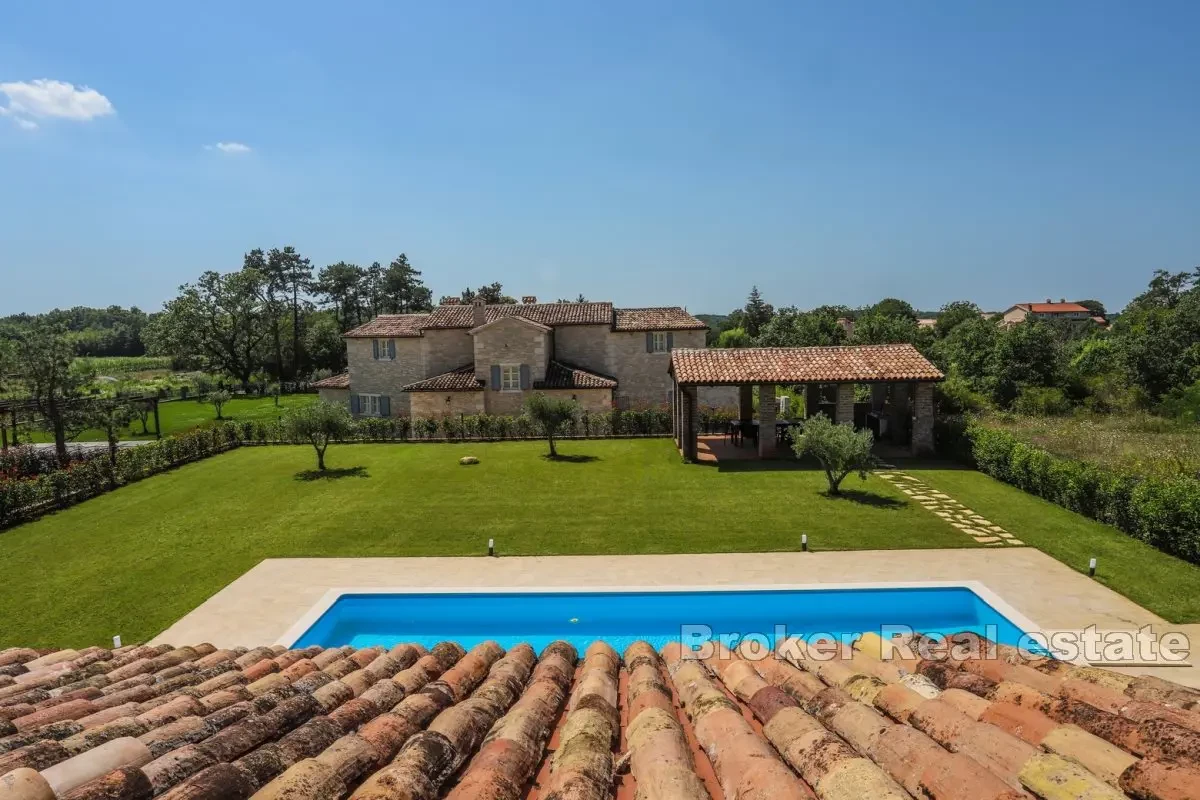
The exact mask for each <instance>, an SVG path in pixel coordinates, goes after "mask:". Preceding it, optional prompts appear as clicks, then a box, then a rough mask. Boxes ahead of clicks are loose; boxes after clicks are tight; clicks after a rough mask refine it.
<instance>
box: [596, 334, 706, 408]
mask: <svg viewBox="0 0 1200 800" xmlns="http://www.w3.org/2000/svg"><path fill="white" fill-rule="evenodd" d="M672 339H673V342H672V345H673V346H674V347H704V331H674V332H673V335H672ZM670 366H671V354H670V353H647V352H646V333H645V332H644V331H634V332H630V333H624V332H619V331H611V332H609V334H608V374H609V375H611V376H612V377H614V378H616V379H617V398H616V400H617V405H618V406H619V407H621V408H646V407H656V406H662V405H667V404H669V403H670V402H671V375H670V374H669V372H668V369H669V368H670ZM700 402H701V403H704V401H703V400H701V401H700ZM705 404H707V403H705Z"/></svg>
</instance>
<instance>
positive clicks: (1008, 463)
mask: <svg viewBox="0 0 1200 800" xmlns="http://www.w3.org/2000/svg"><path fill="white" fill-rule="evenodd" d="M965 438H966V439H967V440H968V441H969V442H970V454H971V459H972V460H973V462H974V464H975V466H976V467H977V468H978V469H979V470H980V471H981V472H984V473H986V474H988V475H991V476H992V477H993V478H996V479H997V480H1001V481H1004V482H1005V483H1010V484H1012V485H1014V486H1017V487H1019V488H1021V489H1023V490H1025V491H1027V492H1029V493H1030V494H1035V495H1037V496H1039V497H1042V498H1045V499H1046V500H1049V501H1051V502H1053V503H1056V504H1058V505H1060V506H1063V507H1064V508H1067V509H1070V510H1071V511H1074V512H1076V513H1079V514H1083V515H1084V516H1086V517H1091V518H1092V519H1095V520H1098V521H1100V522H1104V523H1107V524H1109V525H1112V526H1114V527H1116V528H1118V529H1120V530H1122V531H1124V532H1125V533H1127V534H1129V535H1131V536H1133V537H1135V538H1137V539H1141V540H1142V541H1144V542H1146V543H1147V544H1150V545H1152V546H1154V547H1156V548H1158V549H1159V550H1162V551H1163V552H1165V553H1170V554H1171V555H1174V556H1178V557H1179V558H1182V559H1184V560H1186V561H1190V562H1191V563H1193V564H1200V480H1197V479H1196V478H1195V477H1193V476H1189V475H1178V476H1169V477H1158V476H1152V475H1151V476H1143V475H1135V474H1132V473H1128V472H1125V471H1122V470H1118V469H1112V468H1109V467H1105V466H1101V465H1099V464H1094V463H1090V462H1087V461H1082V460H1080V459H1075V458H1063V457H1060V456H1055V455H1053V454H1051V453H1050V452H1048V451H1046V450H1044V449H1042V448H1041V447H1038V446H1036V445H1033V444H1028V443H1026V442H1022V441H1020V440H1019V439H1017V437H1015V436H1013V435H1012V434H1011V433H1009V432H1008V431H1003V430H998V429H996V428H989V427H987V426H985V425H983V424H981V423H980V422H978V421H971V422H970V423H968V424H967V426H966V430H965Z"/></svg>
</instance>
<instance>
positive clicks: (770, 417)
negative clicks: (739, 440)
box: [758, 383, 775, 458]
mask: <svg viewBox="0 0 1200 800" xmlns="http://www.w3.org/2000/svg"><path fill="white" fill-rule="evenodd" d="M773 455H775V384H773V383H763V384H759V387H758V457H759V458H770V457H771V456H773Z"/></svg>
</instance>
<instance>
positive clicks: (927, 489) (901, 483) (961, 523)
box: [875, 465, 1025, 547]
mask: <svg viewBox="0 0 1200 800" xmlns="http://www.w3.org/2000/svg"><path fill="white" fill-rule="evenodd" d="M875 475H876V476H878V477H880V478H883V479H884V480H885V481H887V482H888V483H890V484H892V485H893V486H895V487H896V488H897V489H899V490H900V491H902V492H904V494H906V495H908V497H909V498H910V499H912V500H915V501H917V502H918V503H920V504H921V505H922V506H924V507H925V508H926V509H928V510H929V511H931V512H933V513H934V514H936V515H938V516H939V517H941V518H942V519H944V520H946V521H947V522H949V523H950V524H951V525H953V526H954V527H956V528H958V529H959V530H960V531H962V532H963V533H965V534H967V535H968V536H970V537H971V538H972V539H974V540H975V541H976V542H978V543H979V544H982V545H985V546H987V547H1005V546H1006V545H1010V544H1011V545H1023V544H1025V543H1024V542H1022V541H1021V540H1020V539H1018V538H1016V537H1015V536H1013V535H1012V534H1011V533H1009V532H1008V531H1006V530H1004V528H1002V527H1000V526H999V525H994V524H992V522H991V521H989V520H987V519H985V518H983V517H981V516H980V515H979V514H976V513H975V512H974V511H972V510H971V509H969V508H967V507H966V506H964V505H963V504H962V503H960V502H958V501H957V500H955V499H954V498H953V497H951V496H950V495H948V494H944V493H942V492H939V491H936V490H934V488H933V487H931V486H929V485H928V484H926V483H924V482H922V481H920V480H918V479H917V478H914V477H913V476H912V475H909V474H908V473H907V472H904V471H903V470H898V469H894V468H892V467H890V465H889V466H888V467H887V468H886V469H884V470H882V471H879V472H876V473H875Z"/></svg>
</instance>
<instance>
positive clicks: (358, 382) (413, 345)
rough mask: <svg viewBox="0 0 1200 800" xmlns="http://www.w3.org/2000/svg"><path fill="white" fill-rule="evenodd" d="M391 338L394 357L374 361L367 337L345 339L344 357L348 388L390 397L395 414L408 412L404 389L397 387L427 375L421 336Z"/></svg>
mask: <svg viewBox="0 0 1200 800" xmlns="http://www.w3.org/2000/svg"><path fill="white" fill-rule="evenodd" d="M394 341H395V342H396V359H395V360H394V361H376V360H375V358H374V357H373V351H372V347H371V340H370V339H347V340H346V358H347V363H348V364H349V372H350V391H351V392H354V393H355V394H380V395H385V396H387V397H389V398H391V410H392V416H394V417H395V416H401V415H404V414H408V413H410V412H409V396H408V392H402V391H400V389H401V387H403V386H407V385H408V384H410V383H413V382H415V381H419V380H422V379H424V378H426V377H428V376H427V375H426V374H425V370H424V359H423V358H422V340H421V339H419V338H409V339H396V340H394ZM460 366H461V365H460ZM347 402H349V398H347Z"/></svg>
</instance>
